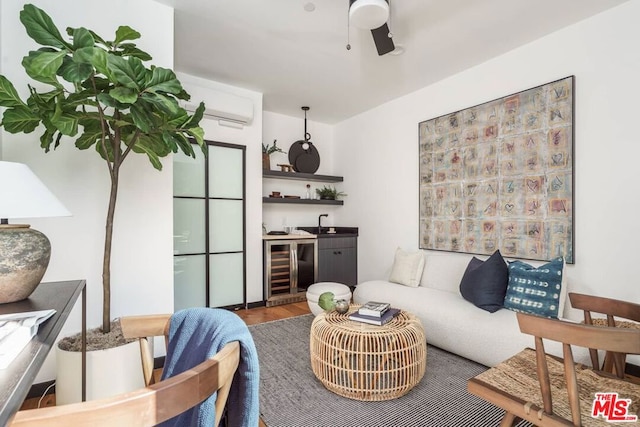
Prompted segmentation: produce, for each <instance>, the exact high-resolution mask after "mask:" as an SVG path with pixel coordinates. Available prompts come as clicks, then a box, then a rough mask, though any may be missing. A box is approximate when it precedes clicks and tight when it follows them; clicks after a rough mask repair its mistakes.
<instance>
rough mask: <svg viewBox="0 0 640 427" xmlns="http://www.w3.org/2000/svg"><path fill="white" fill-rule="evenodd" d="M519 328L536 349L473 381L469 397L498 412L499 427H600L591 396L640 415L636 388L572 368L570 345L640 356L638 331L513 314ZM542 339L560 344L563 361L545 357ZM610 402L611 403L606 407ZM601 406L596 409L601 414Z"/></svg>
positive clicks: (601, 422) (577, 366) (576, 366)
mask: <svg viewBox="0 0 640 427" xmlns="http://www.w3.org/2000/svg"><path fill="white" fill-rule="evenodd" d="M517 317H518V323H519V325H520V330H521V331H522V332H523V333H525V334H529V335H533V336H534V337H535V339H534V342H535V351H534V350H532V349H525V350H523V351H522V352H520V353H518V354H517V355H515V356H513V357H511V358H509V359H507V360H505V361H504V362H502V363H500V364H499V365H497V366H496V367H494V368H491V369H489V370H487V371H485V372H483V373H482V374H480V375H478V376H476V377H475V378H472V379H470V380H469V382H468V390H469V392H471V393H472V394H475V395H476V396H479V397H481V398H482V399H484V400H486V401H488V402H490V403H492V404H494V405H496V406H499V407H501V408H503V409H504V410H505V411H506V414H505V416H504V418H503V420H502V422H501V424H500V425H501V426H512V425H514V424H515V423H516V422H518V421H519V420H520V419H524V420H527V421H529V422H531V423H533V424H535V425H539V426H582V425H586V426H589V425H597V426H602V425H606V424H607V423H606V422H604V420H603V418H593V417H592V416H591V415H592V410H593V403H594V399H596V393H608V392H615V393H618V396H619V399H630V405H629V407H628V408H627V409H629V411H630V413H632V414H635V415H640V385H638V384H637V383H633V382H631V381H627V380H625V379H620V378H617V377H615V376H613V375H610V374H608V373H604V372H601V371H597V370H594V369H589V368H588V367H585V366H583V365H580V364H575V363H574V360H573V353H572V349H571V346H572V345H575V346H580V347H584V348H594V349H601V350H606V351H611V352H616V353H627V354H640V330H633V329H622V328H611V327H597V326H591V325H584V324H579V323H572V322H568V321H562V320H556V319H547V318H543V317H537V316H532V315H528V314H523V313H518V315H517ZM543 339H549V340H553V341H559V342H561V343H562V344H563V359H561V358H557V357H554V356H551V355H548V354H545V351H544V343H543ZM611 404H612V403H611ZM606 405H607V404H605V403H603V404H602V406H601V407H600V406H599V407H598V411H597V412H598V414H600V415H606V414H603V411H604V409H606Z"/></svg>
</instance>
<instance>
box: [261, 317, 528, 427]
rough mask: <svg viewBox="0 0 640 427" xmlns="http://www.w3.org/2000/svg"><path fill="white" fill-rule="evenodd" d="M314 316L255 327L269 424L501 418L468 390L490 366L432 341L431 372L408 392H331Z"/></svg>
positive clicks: (479, 422) (443, 425) (460, 422)
mask: <svg viewBox="0 0 640 427" xmlns="http://www.w3.org/2000/svg"><path fill="white" fill-rule="evenodd" d="M312 321H313V315H311V314H309V315H304V316H299V317H294V318H289V319H284V320H278V321H275V322H269V323H263V324H260V325H254V326H250V327H249V330H250V331H251V334H252V335H253V339H254V340H255V343H256V348H257V350H258V358H259V359H260V412H261V413H262V418H263V420H264V421H265V423H266V424H267V426H268V427H285V426H286V427H294V426H316V427H319V426H340V427H349V426H353V427H356V426H357V427H361V426H362V427H364V426H372V427H373V426H385V427H387V426H416V427H418V426H420V427H430V426H438V427H449V426H451V427H453V426H456V427H459V426H478V427H487V426H498V425H499V424H500V420H501V419H502V416H503V415H504V412H503V411H502V410H501V409H500V408H497V407H495V406H493V405H490V404H489V403H487V402H485V401H484V400H482V399H479V398H477V397H476V396H474V395H471V394H469V393H468V392H467V380H468V379H469V378H471V377H474V376H476V375H478V374H479V373H480V372H483V371H484V370H486V369H487V368H486V367H484V366H483V365H479V364H477V363H475V362H472V361H469V360H467V359H464V358H461V357H459V356H456V355H453V354H451V353H448V352H446V351H443V350H440V349H439V348H436V347H432V346H429V347H428V349H427V372H426V374H425V376H424V377H423V378H422V381H420V383H419V384H418V385H417V386H416V387H415V388H414V389H413V390H411V391H410V392H409V393H408V394H406V395H405V396H402V397H400V398H398V399H395V400H389V401H384V402H361V401H358V400H352V399H347V398H345V397H341V396H338V395H336V394H334V393H332V392H330V391H329V390H327V389H326V388H325V387H324V386H323V385H322V383H321V382H320V381H319V380H318V379H317V378H316V377H315V376H314V375H313V371H312V370H311V363H310V359H309V331H310V329H311V322H312ZM486 350H487V349H485V351H486ZM521 424H523V425H524V424H525V423H521Z"/></svg>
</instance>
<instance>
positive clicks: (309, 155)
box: [289, 107, 320, 173]
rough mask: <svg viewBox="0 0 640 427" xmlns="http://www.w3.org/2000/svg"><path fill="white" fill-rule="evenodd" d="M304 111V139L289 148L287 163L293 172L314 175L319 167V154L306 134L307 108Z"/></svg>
mask: <svg viewBox="0 0 640 427" xmlns="http://www.w3.org/2000/svg"><path fill="white" fill-rule="evenodd" d="M302 111H304V139H300V140H298V141H296V142H294V143H293V144H291V148H289V163H290V164H291V165H292V166H293V170H294V171H296V172H302V173H315V172H316V171H317V170H318V168H319V167H320V154H319V153H318V150H317V149H316V147H314V145H313V143H312V142H311V134H310V133H309V132H307V111H309V107H302Z"/></svg>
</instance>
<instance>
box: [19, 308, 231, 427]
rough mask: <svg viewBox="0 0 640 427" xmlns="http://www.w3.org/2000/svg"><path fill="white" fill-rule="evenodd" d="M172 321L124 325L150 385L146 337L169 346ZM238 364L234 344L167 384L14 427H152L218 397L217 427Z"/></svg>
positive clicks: (31, 415)
mask: <svg viewBox="0 0 640 427" xmlns="http://www.w3.org/2000/svg"><path fill="white" fill-rule="evenodd" d="M170 317H171V315H169V314H167V315H157V316H132V317H125V318H122V319H121V323H122V330H123V334H124V336H125V338H139V339H141V349H142V351H143V352H142V361H143V362H142V363H143V368H144V372H145V381H146V382H147V384H151V383H153V382H154V381H153V378H154V376H153V355H152V354H150V352H149V351H148V346H146V345H143V342H144V341H146V340H147V337H152V336H161V335H164V336H165V342H167V341H168V340H167V336H168V331H169V322H170ZM239 361H240V344H239V343H238V342H237V341H233V342H230V343H229V344H227V345H226V346H225V347H224V348H222V350H220V351H219V352H218V353H217V354H216V355H215V356H214V357H213V358H211V359H208V360H206V361H204V362H202V363H200V364H199V365H197V366H195V367H194V368H193V369H191V370H188V371H185V372H183V373H181V374H179V375H176V376H174V377H171V378H168V379H165V380H164V381H160V382H158V383H156V384H152V385H149V386H147V387H145V388H142V389H139V390H136V391H133V392H130V393H123V394H120V395H117V396H113V397H109V398H104V399H100V400H94V401H89V402H83V403H74V404H71V405H64V406H55V407H49V408H42V409H33V410H26V411H20V412H18V413H17V414H16V416H15V418H14V419H13V421H12V423H11V426H16V427H17V426H20V427H27V426H33V427H36V426H47V427H56V426H60V427H62V426H65V427H66V426H74V427H77V426H87V427H89V426H91V427H101V426H104V427H111V426H153V425H156V424H159V423H161V422H163V421H166V420H168V419H170V418H173V417H174V416H176V415H178V414H181V413H182V412H184V411H186V410H188V409H190V408H192V407H194V406H195V405H197V404H199V403H200V402H202V401H203V400H205V399H206V398H207V397H209V396H211V395H212V394H213V393H214V392H216V391H217V392H218V394H217V397H216V402H215V406H216V420H215V425H216V426H217V425H218V424H219V423H220V418H221V416H222V413H223V409H224V406H225V403H226V401H227V397H228V395H229V389H230V387H231V382H232V380H233V376H234V373H235V372H236V370H237V368H238V364H239Z"/></svg>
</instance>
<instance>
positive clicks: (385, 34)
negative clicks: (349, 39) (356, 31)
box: [347, 0, 395, 56]
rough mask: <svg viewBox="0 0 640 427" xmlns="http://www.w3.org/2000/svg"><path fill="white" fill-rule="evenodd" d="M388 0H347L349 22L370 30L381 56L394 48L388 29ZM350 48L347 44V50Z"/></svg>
mask: <svg viewBox="0 0 640 427" xmlns="http://www.w3.org/2000/svg"><path fill="white" fill-rule="evenodd" d="M389 15H390V8H389V0H349V24H350V25H351V24H352V25H354V26H355V27H358V28H360V29H363V30H371V35H372V36H373V42H374V43H375V45H376V49H377V50H378V55H380V56H382V55H384V54H387V53H389V52H392V51H393V50H394V49H395V45H394V44H393V39H392V38H391V36H392V34H391V32H390V31H389V25H388V24H387V21H388V20H389ZM350 48H351V46H350V45H348V44H347V50H349V49H350Z"/></svg>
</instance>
